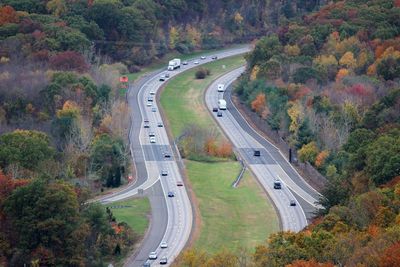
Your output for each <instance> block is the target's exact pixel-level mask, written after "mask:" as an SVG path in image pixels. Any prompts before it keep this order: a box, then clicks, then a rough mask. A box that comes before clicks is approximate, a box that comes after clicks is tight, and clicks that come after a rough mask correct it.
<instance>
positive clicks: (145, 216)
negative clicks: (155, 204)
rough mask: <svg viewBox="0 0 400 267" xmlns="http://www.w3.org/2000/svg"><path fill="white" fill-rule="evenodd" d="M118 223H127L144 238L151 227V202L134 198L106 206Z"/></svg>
mask: <svg viewBox="0 0 400 267" xmlns="http://www.w3.org/2000/svg"><path fill="white" fill-rule="evenodd" d="M106 207H109V208H110V209H111V211H112V213H113V215H114V217H115V218H116V219H117V221H118V222H125V223H127V224H128V225H129V226H130V227H131V228H132V229H133V231H134V232H135V233H137V234H139V235H141V236H143V235H144V233H145V232H146V230H147V228H148V227H149V216H150V202H149V200H148V199H147V198H133V199H128V200H122V201H118V202H114V203H111V204H108V205H106Z"/></svg>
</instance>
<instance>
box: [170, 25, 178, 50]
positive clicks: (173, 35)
mask: <svg viewBox="0 0 400 267" xmlns="http://www.w3.org/2000/svg"><path fill="white" fill-rule="evenodd" d="M179 39H180V36H179V31H178V30H177V29H176V28H175V27H171V28H170V29H169V48H171V49H174V48H175V47H176V45H177V44H178V42H179Z"/></svg>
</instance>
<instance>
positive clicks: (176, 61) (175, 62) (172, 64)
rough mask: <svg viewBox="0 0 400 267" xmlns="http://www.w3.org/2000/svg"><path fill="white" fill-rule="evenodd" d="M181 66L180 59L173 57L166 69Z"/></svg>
mask: <svg viewBox="0 0 400 267" xmlns="http://www.w3.org/2000/svg"><path fill="white" fill-rule="evenodd" d="M180 67H181V60H180V59H179V58H174V59H173V60H170V61H169V63H168V70H175V69H178V68H180Z"/></svg>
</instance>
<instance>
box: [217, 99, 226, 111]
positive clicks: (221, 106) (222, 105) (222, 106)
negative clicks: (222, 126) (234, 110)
mask: <svg viewBox="0 0 400 267" xmlns="http://www.w3.org/2000/svg"><path fill="white" fill-rule="evenodd" d="M218 107H219V109H220V110H225V109H226V101H225V100H224V99H220V100H218Z"/></svg>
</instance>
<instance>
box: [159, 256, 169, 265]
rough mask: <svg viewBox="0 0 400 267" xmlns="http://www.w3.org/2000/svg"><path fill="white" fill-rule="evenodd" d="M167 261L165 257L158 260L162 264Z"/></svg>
mask: <svg viewBox="0 0 400 267" xmlns="http://www.w3.org/2000/svg"><path fill="white" fill-rule="evenodd" d="M167 263H168V259H167V257H162V258H161V260H160V264H162V265H164V264H167Z"/></svg>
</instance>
